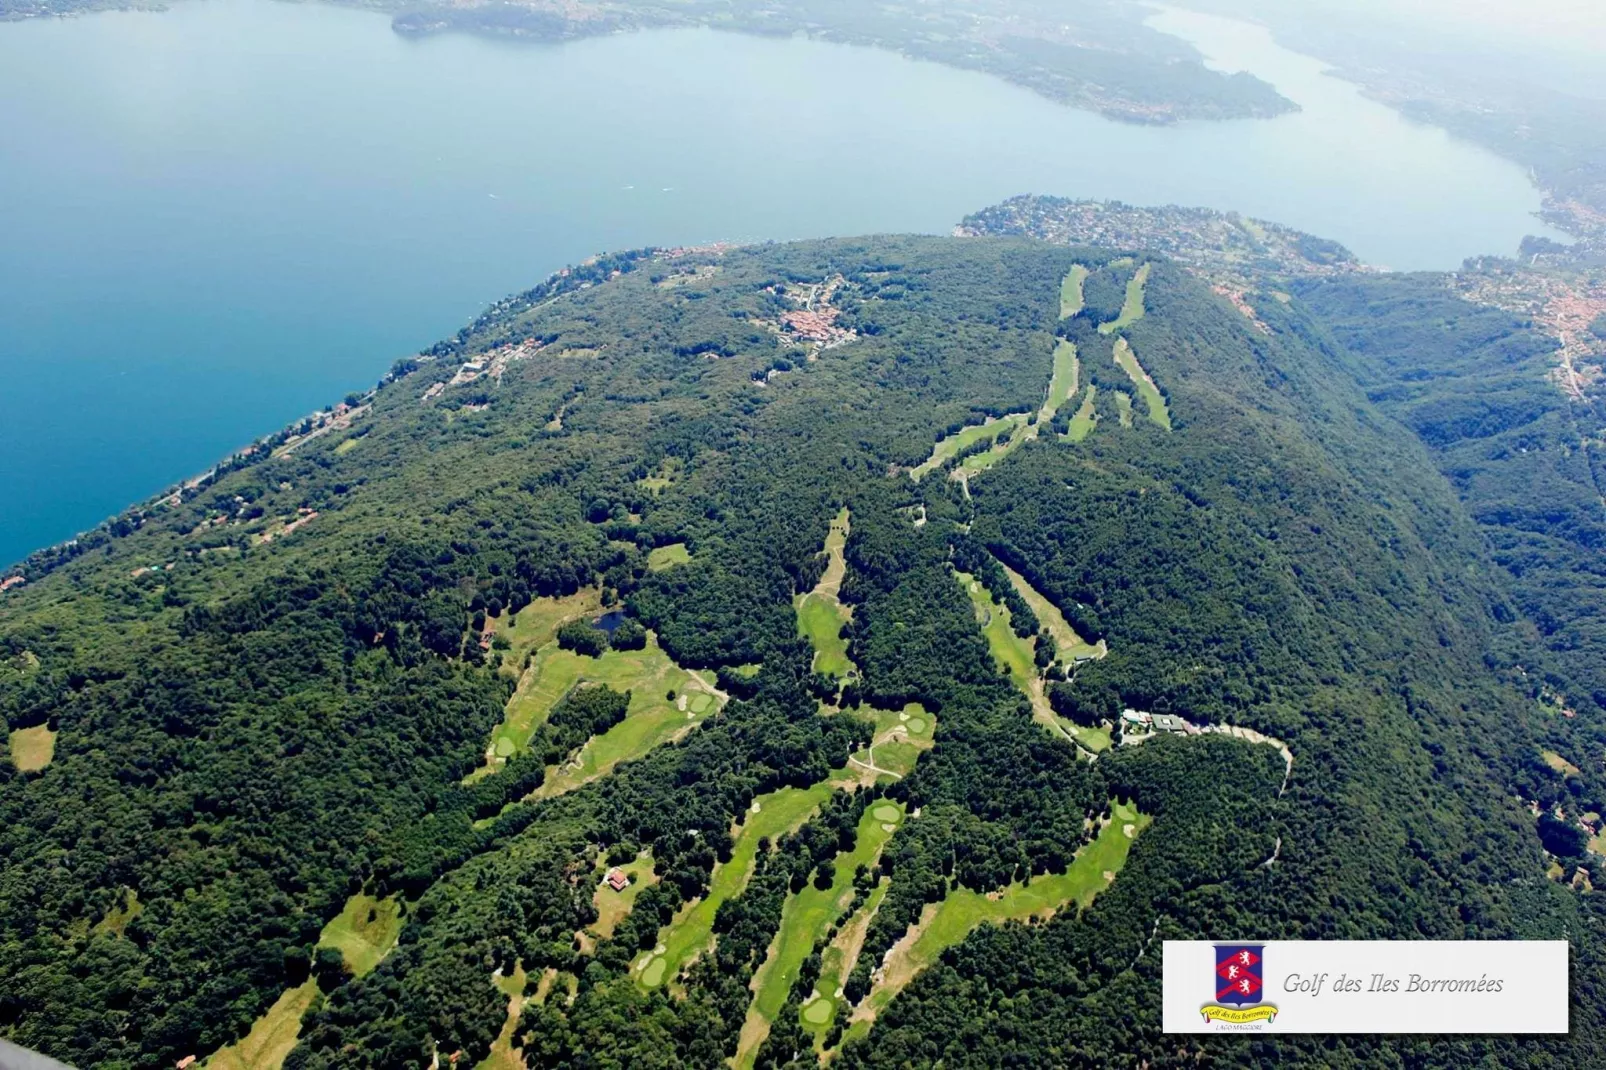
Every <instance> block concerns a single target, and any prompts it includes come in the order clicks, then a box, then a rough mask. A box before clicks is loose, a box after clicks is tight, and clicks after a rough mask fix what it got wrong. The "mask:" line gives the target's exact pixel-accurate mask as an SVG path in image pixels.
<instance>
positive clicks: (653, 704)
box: [466, 609, 719, 795]
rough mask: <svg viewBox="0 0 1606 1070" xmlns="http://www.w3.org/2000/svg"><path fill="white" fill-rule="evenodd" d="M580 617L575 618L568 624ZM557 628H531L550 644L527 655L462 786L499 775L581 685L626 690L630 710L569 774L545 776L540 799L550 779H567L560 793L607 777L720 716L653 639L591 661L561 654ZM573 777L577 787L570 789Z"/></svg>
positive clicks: (705, 687) (710, 698) (702, 684)
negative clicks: (482, 760)
mask: <svg viewBox="0 0 1606 1070" xmlns="http://www.w3.org/2000/svg"><path fill="white" fill-rule="evenodd" d="M589 611H590V610H589V609H588V610H587V612H589ZM585 615H586V614H585V613H575V614H573V615H572V616H570V617H569V618H568V619H570V620H574V619H579V618H580V617H583V616H585ZM520 616H521V617H522V616H523V614H520ZM559 623H561V621H556V620H551V621H548V624H549V625H550V628H549V629H548V630H545V631H540V632H537V630H536V629H534V628H532V629H530V634H535V635H537V636H539V635H544V636H545V637H546V639H547V640H548V641H547V642H546V643H545V645H543V646H541V647H540V649H538V650H536V651H534V652H533V654H531V655H529V657H530V663H529V667H528V668H526V669H525V670H524V673H523V675H522V676H521V677H520V679H519V685H518V689H517V690H516V691H514V693H513V697H512V698H511V699H509V700H508V704H507V710H506V712H505V713H504V714H503V717H502V723H501V724H499V725H497V727H496V728H495V729H494V730H493V731H492V733H491V740H490V743H489V744H488V746H487V747H486V752H485V764H484V765H482V766H481V767H480V768H479V769H476V770H475V771H474V772H473V773H470V774H469V776H468V777H467V778H466V781H467V782H472V781H474V780H478V779H480V778H482V777H485V776H489V775H490V774H492V773H495V772H497V771H498V770H500V769H501V768H502V767H503V766H504V765H506V764H507V761H508V759H509V758H511V757H513V756H514V755H515V754H518V753H521V752H522V751H524V750H527V749H528V748H529V746H530V741H531V740H532V739H533V738H534V737H535V733H536V729H538V728H539V727H540V726H541V725H542V724H543V723H544V722H545V721H546V719H547V717H548V716H549V715H550V714H551V713H552V709H553V707H555V706H556V705H557V704H558V702H559V701H561V700H562V698H563V696H565V695H567V694H568V693H569V692H570V691H571V690H573V689H574V688H575V687H576V686H578V685H580V684H582V683H585V684H607V685H608V686H609V687H611V688H613V689H614V690H615V691H621V692H623V691H629V692H630V693H631V695H630V708H629V710H628V711H627V712H626V714H625V719H624V720H623V721H622V722H620V723H619V724H617V725H615V726H614V727H613V728H610V729H609V730H608V731H607V732H606V733H604V734H603V735H601V736H598V737H596V738H595V739H593V740H591V741H590V742H589V743H587V744H586V746H585V749H584V750H583V751H582V752H581V756H580V764H579V765H578V766H575V767H574V768H570V766H569V765H568V764H565V765H564V766H562V767H561V769H559V770H558V771H557V772H556V774H555V773H554V772H553V771H550V770H549V772H548V775H547V782H546V784H544V785H543V786H542V792H541V794H542V795H548V794H557V793H558V792H556V791H549V790H548V789H549V788H552V786H553V783H554V781H555V780H564V781H565V782H566V783H568V788H565V789H563V790H569V789H570V788H573V787H577V786H578V785H579V783H583V782H585V781H586V780H589V779H594V776H593V774H595V773H597V772H598V771H599V770H600V771H606V770H608V769H612V768H613V767H614V766H615V765H617V764H618V763H619V762H621V761H625V760H628V759H629V758H633V757H640V756H641V755H643V754H645V753H646V752H647V751H648V750H651V749H652V748H653V747H655V746H657V745H658V744H659V743H662V742H663V741H664V740H666V739H669V738H670V737H672V736H674V735H675V734H676V733H677V732H681V731H683V730H685V729H686V728H687V727H688V726H690V725H693V724H698V723H701V721H702V720H703V719H704V718H706V717H707V716H708V715H709V714H710V713H713V712H714V711H716V710H717V709H718V705H719V704H718V703H717V702H716V701H715V699H716V698H718V692H717V691H716V690H715V688H714V687H713V685H712V684H710V683H709V682H708V681H707V680H705V679H703V678H702V677H701V676H698V675H697V674H695V673H691V672H687V671H686V670H685V669H682V668H680V666H678V665H676V664H675V663H674V662H673V661H671V660H670V658H669V655H667V654H665V653H664V652H663V648H661V647H660V646H659V645H658V640H657V637H656V636H655V635H654V634H653V633H651V632H648V633H647V645H646V647H645V648H644V649H641V650H607V651H604V652H603V653H602V655H601V656H600V657H595V658H593V657H590V656H588V655H585V654H578V653H576V652H574V651H572V650H564V649H562V648H561V647H559V646H558V644H557V642H556V641H554V640H551V635H552V634H554V633H556V631H557V627H558V624H559ZM514 632H519V633H524V632H525V626H524V625H523V624H520V625H519V626H518V627H517V628H515V629H512V630H510V631H509V632H508V633H507V634H509V635H512V634H513V633H514ZM522 638H523V634H521V639H522ZM515 664H517V663H516V662H515ZM671 691H673V692H674V693H675V695H676V697H675V698H673V699H671V698H669V693H670V692H671ZM682 698H684V699H685V700H686V703H685V705H681V701H680V700H681V699H682ZM576 775H578V777H579V780H578V781H577V782H573V781H575V780H576Z"/></svg>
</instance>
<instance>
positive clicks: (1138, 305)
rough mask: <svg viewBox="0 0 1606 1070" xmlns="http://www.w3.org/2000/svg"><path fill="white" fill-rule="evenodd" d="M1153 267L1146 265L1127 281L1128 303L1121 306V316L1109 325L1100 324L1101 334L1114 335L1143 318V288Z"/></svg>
mask: <svg viewBox="0 0 1606 1070" xmlns="http://www.w3.org/2000/svg"><path fill="white" fill-rule="evenodd" d="M1112 266H1113V265H1112ZM1151 266H1152V265H1149V264H1144V265H1143V266H1141V267H1139V268H1138V269H1137V270H1136V271H1134V272H1133V273H1132V278H1131V279H1129V280H1127V284H1126V301H1125V302H1124V303H1123V304H1122V305H1121V315H1120V316H1119V317H1117V318H1116V319H1113V320H1111V321H1110V322H1109V323H1104V324H1100V326H1099V333H1100V334H1114V333H1115V332H1116V331H1119V330H1123V329H1125V328H1127V327H1130V326H1132V324H1134V323H1136V322H1137V321H1138V320H1140V319H1142V318H1143V312H1144V308H1143V287H1144V286H1145V285H1147V283H1148V281H1149V268H1150V267H1151Z"/></svg>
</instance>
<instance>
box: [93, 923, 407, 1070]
mask: <svg viewBox="0 0 1606 1070" xmlns="http://www.w3.org/2000/svg"><path fill="white" fill-rule="evenodd" d="M130 898H131V899H132V896H131V897H130ZM137 906H138V901H137V900H133V901H132V903H131V906H130V910H131V911H132V912H133V914H135V915H137V913H138V910H137ZM370 915H371V917H370ZM125 924H126V921H125ZM401 928H402V916H401V902H400V900H398V899H397V898H396V897H395V896H391V897H389V898H387V899H375V898H373V897H372V896H367V895H363V894H361V893H360V892H359V893H358V894H357V895H354V896H352V897H351V898H350V899H347V900H346V905H345V907H344V909H342V910H341V911H340V914H339V915H338V916H336V917H335V918H334V920H333V921H331V922H329V924H328V925H325V926H324V927H323V932H322V933H321V934H319V937H318V946H319V947H332V948H335V949H336V950H338V951H339V952H340V954H341V956H342V957H343V958H344V959H345V960H346V966H347V968H349V969H350V970H351V972H352V973H353V974H355V975H356V976H358V977H362V976H365V975H366V974H368V973H370V972H372V971H373V969H374V967H375V966H378V965H379V963H380V960H381V959H383V958H384V957H385V955H386V954H387V953H388V952H389V951H390V949H391V948H392V947H394V946H395V944H396V938H397V937H398V936H399V935H400V934H401ZM317 994H318V982H317V981H315V980H308V981H306V982H305V983H303V984H301V985H299V986H297V987H296V988H292V989H289V990H287V991H286V992H284V993H283V994H282V995H280V996H279V998H278V1000H277V1001H275V1002H274V1004H273V1006H271V1007H269V1008H268V1009H267V1010H266V1011H264V1012H263V1014H262V1016H261V1017H259V1018H258V1019H257V1020H256V1021H255V1022H253V1023H252V1024H251V1031H250V1032H249V1033H247V1034H246V1035H245V1036H244V1037H242V1038H241V1039H240V1040H238V1041H236V1042H235V1043H233V1044H230V1045H229V1046H228V1047H226V1048H221V1049H219V1050H218V1051H217V1052H216V1053H215V1054H213V1055H212V1057H211V1058H210V1059H208V1060H207V1061H206V1066H207V1067H208V1068H209V1070H279V1066H280V1065H281V1064H282V1063H283V1062H284V1057H285V1056H286V1055H288V1054H290V1049H291V1048H293V1047H295V1044H296V1040H297V1039H298V1038H299V1037H300V1036H301V1017H302V1015H304V1014H306V1013H307V1008H309V1007H310V1006H312V1001H313V998H314V997H315V996H317Z"/></svg>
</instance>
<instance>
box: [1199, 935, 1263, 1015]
mask: <svg viewBox="0 0 1606 1070" xmlns="http://www.w3.org/2000/svg"><path fill="white" fill-rule="evenodd" d="M1265 958H1266V945H1265V944H1217V945H1216V971H1215V975H1214V976H1213V977H1212V978H1211V979H1210V980H1211V991H1212V992H1213V993H1214V994H1215V1002H1213V1003H1207V1004H1205V1005H1204V1006H1203V1007H1201V1008H1199V1011H1200V1013H1201V1014H1203V1015H1204V1020H1205V1021H1206V1022H1210V1021H1217V1022H1229V1023H1231V1024H1233V1025H1244V1024H1246V1023H1249V1022H1270V1021H1273V1020H1274V1019H1275V1018H1276V1017H1277V1008H1276V1007H1273V1006H1272V1005H1270V1004H1268V1003H1261V998H1262V996H1261V992H1262V989H1264V987H1265V980H1264V974H1263V967H1264V965H1265ZM1223 1004H1225V1006H1223Z"/></svg>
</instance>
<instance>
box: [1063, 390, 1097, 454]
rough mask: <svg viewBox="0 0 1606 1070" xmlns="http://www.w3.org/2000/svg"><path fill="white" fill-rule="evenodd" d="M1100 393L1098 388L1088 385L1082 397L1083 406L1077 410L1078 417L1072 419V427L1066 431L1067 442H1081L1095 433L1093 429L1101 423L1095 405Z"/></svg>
mask: <svg viewBox="0 0 1606 1070" xmlns="http://www.w3.org/2000/svg"><path fill="white" fill-rule="evenodd" d="M1098 392H1099V388H1098V387H1096V386H1094V385H1093V384H1091V383H1089V384H1088V387H1087V391H1086V392H1085V393H1083V395H1082V404H1081V405H1080V406H1079V407H1078V408H1077V410H1076V415H1075V416H1072V417H1071V426H1070V427H1068V428H1066V430H1065V436H1064V437H1065V441H1066V442H1080V441H1082V440H1083V439H1084V438H1086V437H1087V436H1088V435H1091V434H1092V433H1093V428H1094V427H1095V426H1096V425H1097V424H1098V422H1099V416H1098V409H1097V408H1096V407H1095V405H1094V399H1095V398H1097V397H1098Z"/></svg>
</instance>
